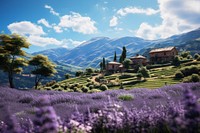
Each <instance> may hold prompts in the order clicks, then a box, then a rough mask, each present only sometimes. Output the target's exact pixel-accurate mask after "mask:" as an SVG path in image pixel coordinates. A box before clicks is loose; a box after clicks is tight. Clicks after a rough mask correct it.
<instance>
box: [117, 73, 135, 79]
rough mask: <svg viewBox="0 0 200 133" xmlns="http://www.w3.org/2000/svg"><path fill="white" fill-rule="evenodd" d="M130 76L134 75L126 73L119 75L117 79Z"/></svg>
mask: <svg viewBox="0 0 200 133" xmlns="http://www.w3.org/2000/svg"><path fill="white" fill-rule="evenodd" d="M131 77H134V76H133V75H132V74H128V73H126V74H123V75H120V76H119V79H126V78H131Z"/></svg>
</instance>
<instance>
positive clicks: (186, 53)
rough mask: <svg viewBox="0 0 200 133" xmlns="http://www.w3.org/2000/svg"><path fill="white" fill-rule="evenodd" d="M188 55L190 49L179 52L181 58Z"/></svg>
mask: <svg viewBox="0 0 200 133" xmlns="http://www.w3.org/2000/svg"><path fill="white" fill-rule="evenodd" d="M188 55H190V51H183V52H182V53H181V56H182V57H183V58H187V56H188Z"/></svg>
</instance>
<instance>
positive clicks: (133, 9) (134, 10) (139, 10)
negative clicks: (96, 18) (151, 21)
mask: <svg viewBox="0 0 200 133" xmlns="http://www.w3.org/2000/svg"><path fill="white" fill-rule="evenodd" d="M114 11H116V9H115V10H114ZM157 13H159V10H155V9H152V8H147V9H143V8H138V7H125V8H121V9H119V10H118V11H117V13H116V16H113V17H112V19H111V20H110V27H114V26H117V24H118V20H119V18H121V16H126V15H128V14H145V15H154V14H157Z"/></svg>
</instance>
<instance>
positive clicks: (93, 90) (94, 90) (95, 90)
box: [89, 89, 101, 93]
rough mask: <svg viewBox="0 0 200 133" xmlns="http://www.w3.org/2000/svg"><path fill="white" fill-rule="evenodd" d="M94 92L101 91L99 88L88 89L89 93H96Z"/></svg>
mask: <svg viewBox="0 0 200 133" xmlns="http://www.w3.org/2000/svg"><path fill="white" fill-rule="evenodd" d="M96 92H101V90H99V89H92V90H90V91H89V93H96Z"/></svg>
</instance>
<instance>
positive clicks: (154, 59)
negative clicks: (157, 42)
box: [106, 47, 178, 72]
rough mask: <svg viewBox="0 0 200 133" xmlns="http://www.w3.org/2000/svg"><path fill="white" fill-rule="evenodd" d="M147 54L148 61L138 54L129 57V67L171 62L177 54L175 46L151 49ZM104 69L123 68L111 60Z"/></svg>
mask: <svg viewBox="0 0 200 133" xmlns="http://www.w3.org/2000/svg"><path fill="white" fill-rule="evenodd" d="M149 55H150V61H148V60H147V58H146V57H144V56H142V55H139V54H137V55H136V56H133V57H130V60H131V61H132V63H131V67H132V68H134V67H135V66H138V65H139V66H141V65H143V66H146V65H147V64H149V63H151V64H157V63H167V62H171V61H172V60H173V59H174V57H175V56H176V55H178V51H177V49H176V48H175V47H166V48H158V49H153V50H151V51H150V52H149ZM106 70H107V71H110V72H123V71H124V70H125V68H124V66H123V64H122V63H119V62H115V61H111V62H108V64H107V67H106Z"/></svg>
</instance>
